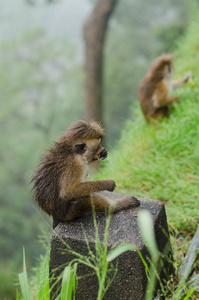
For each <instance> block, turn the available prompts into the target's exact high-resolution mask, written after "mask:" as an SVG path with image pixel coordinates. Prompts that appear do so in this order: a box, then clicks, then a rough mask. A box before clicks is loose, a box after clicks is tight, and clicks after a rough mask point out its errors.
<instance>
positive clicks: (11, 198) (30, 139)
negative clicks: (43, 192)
mask: <svg viewBox="0 0 199 300" xmlns="http://www.w3.org/2000/svg"><path fill="white" fill-rule="evenodd" d="M0 57H1V59H0V89H1V96H0V101H1V111H0V127H1V148H0V163H1V173H0V202H1V210H0V220H1V231H0V248H1V260H0V261H1V266H2V268H1V270H4V269H5V268H7V269H8V270H10V267H12V272H13V271H14V270H15V271H16V270H18V268H19V266H20V261H21V249H22V247H23V245H26V253H27V262H28V263H29V262H33V259H35V257H36V256H38V255H39V253H40V251H41V249H40V247H38V245H36V243H35V240H36V239H37V237H38V233H39V232H40V231H41V228H39V227H40V225H42V224H43V225H42V226H44V219H45V218H44V217H43V215H42V218H41V213H40V214H38V212H36V210H38V209H37V207H36V206H35V204H33V202H32V195H31V193H30V191H31V186H30V185H29V182H30V180H31V176H32V174H33V170H34V168H35V167H36V165H37V164H38V162H39V158H40V156H41V153H42V151H44V149H45V148H46V147H47V146H49V143H50V142H51V141H52V140H55V139H57V138H58V136H60V135H61V133H62V132H63V131H64V129H65V128H66V126H67V125H68V124H69V123H70V122H71V121H73V120H74V119H77V118H82V116H81V111H82V103H81V101H80V99H81V97H80V95H81V91H82V86H81V75H80V73H81V72H80V70H81V69H80V66H79V64H77V63H76V61H75V57H74V47H73V46H72V45H70V44H69V43H68V42H67V41H66V40H63V39H62V40H61V39H60V40H56V41H54V40H49V39H48V38H47V37H46V35H45V33H44V32H43V31H42V30H34V31H32V32H29V33H26V34H24V35H23V36H22V37H21V38H20V39H15V40H11V41H9V42H6V43H2V44H1V45H0ZM78 101H79V102H78ZM76 105H77V107H76ZM74 107H75V109H74ZM66 116H67V118H66ZM55 124H56V126H55ZM38 211H39V210H38ZM46 220H47V224H48V225H47V226H49V219H47V218H46ZM8 264H9V265H10V267H8ZM6 273H7V272H6ZM6 273H5V276H6ZM0 276H1V275H0ZM2 276H3V274H2ZM10 277H11V276H10ZM12 277H13V276H12ZM4 288H5V286H2V285H1V287H0V294H1V295H2V296H3V295H4V291H3V290H2V289H4Z"/></svg>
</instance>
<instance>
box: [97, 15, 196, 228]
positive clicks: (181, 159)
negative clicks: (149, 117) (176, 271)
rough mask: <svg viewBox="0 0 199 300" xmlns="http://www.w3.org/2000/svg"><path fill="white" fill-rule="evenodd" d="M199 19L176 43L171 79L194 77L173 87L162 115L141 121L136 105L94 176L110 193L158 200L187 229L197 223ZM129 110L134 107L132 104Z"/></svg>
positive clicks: (177, 225) (170, 219)
mask: <svg viewBox="0 0 199 300" xmlns="http://www.w3.org/2000/svg"><path fill="white" fill-rule="evenodd" d="M198 21H199V17H198V18H197V19H196V20H195V21H194V22H193V24H192V25H191V26H190V28H189V29H188V31H187V34H186V36H185V37H184V38H183V39H182V40H180V41H179V42H178V45H177V50H176V54H177V59H176V61H175V64H174V67H175V77H176V78H177V77H180V76H183V75H184V74H185V73H186V72H187V71H192V73H193V74H194V79H193V80H190V82H189V83H188V84H187V85H186V86H183V87H181V88H180V89H178V91H176V92H175V93H176V94H178V95H179V97H180V102H178V103H175V104H174V105H173V106H172V112H171V115H170V117H169V118H168V119H164V120H163V121H161V122H160V123H158V124H151V125H149V124H146V122H145V120H144V118H143V116H142V113H141V111H140V107H139V103H138V102H137V105H136V113H135V119H134V120H133V121H128V122H127V124H126V127H125V129H124V130H123V134H122V138H121V140H120V141H119V142H118V145H117V147H116V148H115V150H113V151H112V152H110V153H109V157H108V159H107V162H105V164H104V167H103V168H102V170H101V171H100V174H99V175H98V178H111V179H113V180H115V181H116V184H117V189H116V191H119V192H125V193H127V194H132V195H137V196H142V197H146V198H153V199H158V200H161V201H164V202H165V203H166V210H167V216H168V222H169V225H170V227H172V228H173V229H174V228H176V229H178V230H180V231H184V230H186V231H190V232H191V231H193V230H195V229H196V227H197V224H198V222H199V213H198V205H199V194H198V190H199V83H198V80H199V64H198V62H199V43H198V38H197V36H198V32H199V22H198ZM134 109H135V108H134Z"/></svg>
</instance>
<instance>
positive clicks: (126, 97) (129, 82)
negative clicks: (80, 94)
mask: <svg viewBox="0 0 199 300" xmlns="http://www.w3.org/2000/svg"><path fill="white" fill-rule="evenodd" d="M197 9H198V4H197V1H195V0H191V1H186V0H183V1H182V0H175V1H171V0H169V1H164V2H162V1H158V0H153V1H150V2H149V1H147V0H140V1H131V0H123V1H118V5H117V6H116V9H115V12H114V14H113V20H112V22H111V24H110V29H109V32H108V35H107V41H106V48H105V62H106V64H105V66H104V67H105V70H104V84H105V87H104V118H105V125H106V127H107V129H106V133H107V136H108V141H110V143H111V144H113V142H115V141H116V140H117V139H118V137H119V136H120V132H121V128H122V127H123V125H124V123H125V121H126V119H128V118H134V113H133V111H132V110H130V109H129V107H130V106H132V104H133V103H134V102H135V98H136V97H137V89H138V85H139V82H140V80H141V78H142V77H143V76H144V74H145V73H146V72H147V70H148V67H149V65H150V63H151V61H153V60H154V58H155V57H156V56H158V55H160V54H162V53H163V52H165V51H169V52H172V51H173V48H174V47H175V46H176V43H177V40H178V39H179V38H180V37H181V36H182V34H183V33H184V31H185V29H186V28H187V24H188V23H189V22H190V20H192V19H193V16H194V14H195V13H196V12H197ZM182 20H183V21H182ZM110 125H111V126H110Z"/></svg>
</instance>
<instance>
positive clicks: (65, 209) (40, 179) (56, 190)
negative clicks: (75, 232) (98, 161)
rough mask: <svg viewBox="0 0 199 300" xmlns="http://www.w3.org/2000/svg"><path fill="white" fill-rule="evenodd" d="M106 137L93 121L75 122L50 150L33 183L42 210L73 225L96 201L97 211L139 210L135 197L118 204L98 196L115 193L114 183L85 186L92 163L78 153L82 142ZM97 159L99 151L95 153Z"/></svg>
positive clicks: (35, 174) (107, 181) (125, 198)
mask: <svg viewBox="0 0 199 300" xmlns="http://www.w3.org/2000/svg"><path fill="white" fill-rule="evenodd" d="M103 135H104V130H103V129H102V127H101V126H100V124H98V123H96V122H92V121H76V122H73V123H72V124H71V125H70V126H69V127H68V128H67V129H66V131H65V132H64V133H63V135H62V136H61V138H60V140H59V141H58V142H56V143H54V145H53V146H52V147H51V148H50V149H49V150H48V152H47V153H46V154H45V155H44V157H43V159H42V161H41V163H40V164H39V165H38V167H37V168H36V170H35V173H34V176H33V179H32V182H33V190H34V196H35V199H36V201H37V202H38V204H39V206H40V207H41V208H42V209H43V210H44V211H45V212H47V213H48V214H49V215H52V216H53V218H54V219H56V220H62V221H69V220H73V219H75V218H78V217H80V216H81V215H83V214H84V213H86V212H87V211H91V201H93V203H94V206H95V209H96V211H105V210H107V209H108V208H111V210H112V211H117V210H120V209H122V208H126V207H128V206H138V205H139V202H138V200H136V198H134V197H132V196H127V197H124V198H122V199H119V200H118V202H117V203H116V204H114V203H113V202H111V201H110V200H109V199H107V198H106V197H104V196H102V195H100V194H98V193H97V192H99V191H102V190H108V191H113V190H114V188H115V182H114V181H113V180H98V181H86V182H82V178H83V176H84V174H85V173H86V168H87V165H88V164H89V162H88V161H86V160H85V157H84V156H83V155H80V154H77V153H75V144H76V143H78V142H85V143H87V144H88V143H89V142H93V143H94V145H95V140H96V141H98V139H100V138H101V137H102V136H103ZM92 155H95V151H94V152H93V153H92Z"/></svg>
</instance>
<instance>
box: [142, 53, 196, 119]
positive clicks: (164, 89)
mask: <svg viewBox="0 0 199 300" xmlns="http://www.w3.org/2000/svg"><path fill="white" fill-rule="evenodd" d="M174 59H175V56H174V55H173V54H163V55H161V56H159V57H157V58H156V59H155V60H154V61H153V63H152V65H151V67H150V69H149V72H148V73H147V75H146V76H145V77H144V78H143V80H142V81H141V83H140V86H139V88H138V98H139V100H140V105H141V109H142V111H143V114H144V117H145V119H146V120H147V121H148V122H150V121H151V119H155V120H161V119H162V118H163V117H168V116H169V106H170V104H171V103H173V102H175V101H178V100H179V99H178V96H174V95H172V92H173V90H174V89H176V88H178V87H180V86H182V85H183V84H185V83H186V82H187V81H188V80H189V78H190V77H191V74H188V75H187V76H185V77H184V78H182V79H178V80H175V81H173V82H172V80H171V78H172V76H173V65H172V62H173V60H174Z"/></svg>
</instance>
